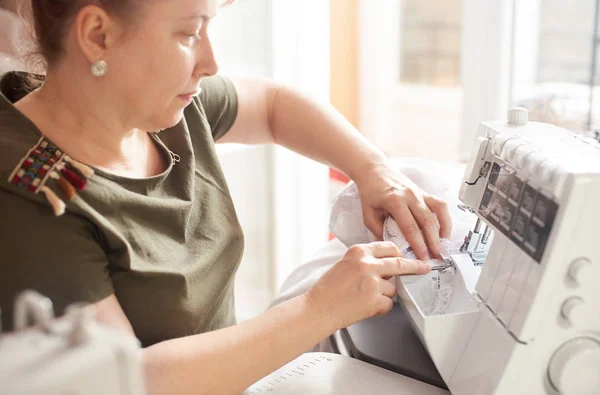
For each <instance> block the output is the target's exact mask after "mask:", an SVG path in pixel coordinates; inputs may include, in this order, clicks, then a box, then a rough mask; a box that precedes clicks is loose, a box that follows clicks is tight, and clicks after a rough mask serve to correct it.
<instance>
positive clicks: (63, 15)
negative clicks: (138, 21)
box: [20, 0, 148, 71]
mask: <svg viewBox="0 0 600 395" xmlns="http://www.w3.org/2000/svg"><path fill="white" fill-rule="evenodd" d="M147 1H148V0H146V2H147ZM143 3H144V0H30V4H29V6H25V8H23V7H22V8H21V10H20V13H21V15H22V16H24V18H23V19H24V20H25V21H27V23H28V25H29V27H30V29H29V30H30V33H31V36H32V40H33V43H34V45H35V47H36V49H35V51H33V53H32V54H31V55H30V56H29V57H30V61H31V60H33V63H34V66H36V67H35V68H37V69H38V70H39V69H40V68H41V69H42V71H45V69H46V68H47V66H48V65H51V64H53V63H54V62H56V61H57V60H58V59H59V58H60V56H61V55H63V54H64V39H65V35H66V33H67V31H68V29H69V27H70V25H71V23H72V22H73V20H74V19H75V17H76V16H77V13H78V12H79V10H81V9H82V8H83V7H85V6H86V5H89V4H95V5H98V6H99V7H102V8H103V9H104V10H105V11H106V12H107V13H109V14H110V15H112V16H116V17H118V18H124V19H125V20H127V18H129V17H130V16H131V15H132V14H133V13H134V12H136V11H138V13H139V7H140V6H141V5H142V4H143Z"/></svg>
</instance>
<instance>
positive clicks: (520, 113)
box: [508, 107, 529, 125]
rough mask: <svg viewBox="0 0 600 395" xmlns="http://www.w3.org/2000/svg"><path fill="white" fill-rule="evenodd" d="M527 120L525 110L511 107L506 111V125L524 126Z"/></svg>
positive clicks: (527, 116) (527, 114) (527, 115)
mask: <svg viewBox="0 0 600 395" xmlns="http://www.w3.org/2000/svg"><path fill="white" fill-rule="evenodd" d="M528 120H529V113H528V112H527V109H526V108H523V107H513V108H511V109H510V110H508V123H510V124H511V125H525V124H526V123H527V121H528Z"/></svg>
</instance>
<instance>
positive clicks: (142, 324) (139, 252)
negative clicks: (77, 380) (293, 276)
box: [0, 73, 243, 346]
mask: <svg viewBox="0 0 600 395" xmlns="http://www.w3.org/2000/svg"><path fill="white" fill-rule="evenodd" d="M201 87H202V90H203V91H202V94H201V95H200V96H199V97H198V98H196V99H195V100H194V101H193V102H192V103H191V104H190V105H189V106H188V107H187V108H186V109H185V111H184V118H183V120H182V121H181V122H180V123H179V124H178V125H176V126H174V127H172V128H170V129H167V130H165V131H162V132H160V134H158V135H155V139H154V141H155V143H156V144H157V145H158V147H159V149H160V150H161V152H162V154H163V155H165V157H166V158H168V160H169V162H170V165H169V168H168V169H167V170H166V171H165V172H164V173H162V174H160V175H157V176H153V177H149V178H145V179H130V178H125V177H120V176H116V175H112V174H108V173H105V172H103V171H100V170H97V169H96V172H95V174H94V175H92V176H91V177H89V178H87V177H86V176H85V174H84V173H85V171H78V168H77V167H76V166H73V165H72V164H69V163H68V162H67V161H68V158H65V157H64V156H63V155H64V153H63V152H62V151H60V147H56V146H55V145H54V144H53V143H52V142H51V141H48V140H47V139H45V138H44V137H42V135H41V132H40V131H39V130H38V129H37V128H36V126H35V125H34V124H33V123H32V122H31V121H30V120H29V119H27V118H26V117H25V116H24V115H23V114H22V113H20V112H19V111H18V110H17V109H16V108H15V107H14V106H13V105H12V103H14V102H15V101H17V100H18V99H19V98H20V97H22V96H23V95H24V94H26V91H25V90H24V88H23V85H22V75H21V74H18V73H9V74H6V75H5V76H3V77H2V80H0V88H1V91H2V95H0V246H1V249H2V251H3V254H2V258H0V307H1V309H2V317H3V323H4V325H3V326H4V329H11V328H12V314H13V303H14V299H15V296H16V295H17V294H18V292H20V291H22V290H25V289H33V290H35V291H37V292H39V293H41V294H43V295H45V296H47V297H49V298H50V299H51V300H52V302H53V305H54V310H55V313H56V314H57V315H60V314H62V313H63V310H64V308H65V307H66V306H67V305H69V304H70V303H73V302H78V301H84V302H96V301H99V300H101V299H103V298H105V297H107V296H109V295H111V294H113V293H114V294H115V295H116V297H117V299H118V300H119V303H120V304H121V306H122V307H123V310H124V311H125V314H126V315H127V318H128V319H129V321H130V322H131V324H132V326H133V329H134V331H135V334H136V336H137V337H138V339H140V341H141V342H142V344H143V345H144V346H147V345H151V344H154V343H157V342H160V341H163V340H167V339H171V338H176V337H181V336H186V335H192V334H197V333H202V332H206V331H211V330H215V329H219V328H223V327H227V326H230V325H232V324H234V323H235V308H234V297H233V286H234V274H235V272H236V270H237V267H238V265H239V263H240V260H241V257H242V251H243V235H242V230H241V228H240V225H239V222H238V219H237V216H236V212H235V209H234V206H233V203H232V200H231V196H230V193H229V189H228V187H227V183H226V181H225V177H224V175H223V171H222V169H221V166H220V164H219V160H218V157H217V154H216V152H215V145H214V141H215V140H216V139H217V138H219V137H220V136H222V135H223V134H225V133H226V132H227V131H228V130H229V128H230V127H231V125H232V124H233V122H234V120H235V117H236V115H237V95H236V92H235V88H234V87H233V85H232V84H231V82H230V81H229V80H227V79H225V78H223V77H220V76H215V77H210V78H205V79H203V80H202V82H201ZM72 133H73V136H74V138H76V136H77V131H72ZM67 154H69V153H67ZM174 158H176V159H178V161H176V160H174ZM60 163H62V164H60ZM71 163H72V162H71ZM51 173H53V174H54V177H56V175H59V176H60V177H59V178H58V179H56V178H52V177H50V176H49V174H51ZM67 173H68V174H67ZM65 181H67V182H69V185H70V186H71V187H72V188H66V189H65V188H64V185H63V188H61V185H59V182H61V183H63V184H64V183H65ZM85 183H87V186H86V187H85V189H83V190H79V191H78V189H77V188H81V187H82V186H83V184H85ZM43 186H45V187H47V188H48V189H49V190H50V192H51V193H53V194H54V195H55V198H56V199H59V200H61V201H63V202H64V203H65V204H66V210H65V213H64V214H62V215H59V216H56V215H55V212H54V211H53V208H52V206H51V205H50V204H49V198H47V196H46V192H45V191H43V188H42V187H43ZM69 191H75V192H77V194H76V196H75V197H74V198H72V199H71V200H68V196H69Z"/></svg>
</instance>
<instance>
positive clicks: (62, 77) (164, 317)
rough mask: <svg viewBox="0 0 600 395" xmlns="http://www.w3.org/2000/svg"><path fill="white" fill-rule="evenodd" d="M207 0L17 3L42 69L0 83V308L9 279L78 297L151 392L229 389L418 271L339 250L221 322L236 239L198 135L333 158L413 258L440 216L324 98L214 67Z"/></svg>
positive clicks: (207, 143) (210, 153)
mask: <svg viewBox="0 0 600 395" xmlns="http://www.w3.org/2000/svg"><path fill="white" fill-rule="evenodd" d="M217 7H218V4H217V1H216V0H169V1H165V0H154V1H142V0H94V1H92V0H79V1H72V0H60V1H57V0H33V1H32V13H33V21H34V27H35V32H36V37H38V41H39V50H40V52H41V54H42V55H43V57H44V59H45V62H46V64H47V71H46V76H45V80H44V82H43V85H41V87H39V88H37V89H35V90H33V91H31V89H29V88H27V84H25V83H24V81H23V79H24V77H27V76H26V75H23V74H14V73H13V74H8V75H6V76H4V77H3V79H2V81H1V88H2V98H1V103H0V150H1V152H2V155H0V172H1V173H0V176H1V180H2V181H1V183H0V185H1V188H0V202H1V203H0V218H2V221H0V227H1V232H2V238H1V240H2V241H1V243H2V246H3V247H4V251H5V259H3V260H2V262H3V263H2V276H0V277H1V278H2V279H1V280H0V303H1V304H2V308H3V310H4V311H5V312H6V311H10V306H11V303H12V301H13V298H14V296H15V294H16V293H17V292H18V291H20V290H22V289H26V288H30V289H35V290H37V291H39V292H40V293H42V294H45V295H47V296H48V297H50V298H51V299H52V301H53V302H54V304H55V306H56V307H57V310H59V311H61V310H62V309H63V308H64V306H66V305H67V304H69V303H71V302H74V301H81V300H84V301H88V302H91V303H93V304H94V306H95V307H96V310H97V317H98V319H99V320H100V321H101V322H103V323H105V324H106V325H108V326H111V327H114V328H117V329H119V330H122V331H125V332H127V333H130V334H132V335H135V336H136V337H137V338H138V339H140V340H141V342H142V344H143V346H144V347H145V348H144V349H143V364H144V368H145V372H146V377H147V384H148V389H149V390H150V392H151V393H173V394H187V393H194V394H198V393H238V392H240V391H242V390H243V389H244V388H246V387H247V386H248V385H250V384H251V383H253V382H254V381H256V380H258V379H259V378H261V377H262V376H264V375H266V374H268V373H269V372H271V371H273V370H275V369H276V368H278V367H280V366H282V365H283V364H284V363H286V362H288V361H290V360H291V359H293V358H295V357H297V356H298V355H299V354H301V353H302V352H303V351H305V350H307V349H309V348H310V347H311V346H313V345H314V344H316V343H318V342H319V341H320V340H321V339H323V338H325V337H326V336H328V335H329V334H331V333H332V332H334V331H335V330H336V329H338V328H341V327H344V326H347V325H349V324H352V323H354V322H357V321H359V320H362V319H364V318H367V317H370V316H373V315H376V314H383V313H385V312H387V311H388V310H389V309H390V308H391V306H392V301H391V297H392V296H393V295H394V294H395V289H394V286H393V285H391V284H390V283H389V282H388V281H385V280H384V279H385V278H387V277H389V276H393V275H400V274H407V273H426V272H427V271H428V270H429V265H428V264H427V263H425V262H421V261H412V260H405V259H403V258H401V257H400V256H399V252H398V249H397V248H396V247H395V246H393V245H392V244H389V243H383V242H376V243H372V244H368V245H359V246H355V247H352V248H350V249H349V250H348V252H347V253H346V254H345V256H344V257H343V258H342V259H341V260H340V261H339V262H338V263H337V264H336V265H335V266H334V267H333V268H332V269H331V270H330V271H328V272H327V273H326V274H325V275H324V276H323V277H322V278H321V279H320V280H319V282H318V283H317V284H316V285H315V286H314V287H312V288H311V289H310V291H309V292H307V293H306V294H303V295H301V296H299V297H296V298H294V299H292V300H289V301H287V302H285V303H282V304H280V305H278V306H276V307H274V308H272V309H270V310H268V311H267V312H265V313H264V314H262V315H261V316H260V317H258V318H256V319H253V320H250V321H248V322H244V323H242V324H239V325H235V317H234V304H233V276H234V273H235V271H236V268H237V265H238V264H239V262H240V258H241V255H242V249H243V237H242V232H241V229H240V226H239V224H238V222H237V218H236V214H235V210H234V207H233V205H232V201H231V198H230V195H229V191H228V189H227V185H226V182H225V179H224V176H223V173H222V171H221V168H220V166H219V163H218V159H217V156H216V153H215V148H214V142H215V141H218V142H237V143H251V144H258V143H270V142H276V143H278V144H281V145H283V146H285V147H288V148H290V149H292V150H295V151H296V152H299V153H301V154H304V155H306V156H308V157H310V158H313V159H315V160H318V161H321V162H323V163H326V164H328V165H331V166H335V167H337V168H339V169H341V170H342V171H344V172H345V173H346V174H348V175H349V176H350V177H352V178H353V179H354V181H356V183H357V185H358V186H359V188H360V191H361V196H362V200H363V207H364V213H365V218H366V220H365V221H366V224H367V226H368V227H369V228H370V229H371V230H372V231H373V232H374V234H376V235H378V236H379V237H380V236H381V231H382V221H383V219H384V218H385V216H386V215H388V214H391V215H394V216H395V218H396V219H399V222H400V223H401V224H402V227H403V230H404V231H405V234H406V235H407V237H409V241H410V242H411V244H412V246H413V247H414V249H415V250H416V252H417V256H418V257H419V258H420V259H422V260H426V259H427V258H428V248H427V245H426V242H427V244H428V245H429V249H430V250H431V252H432V253H433V254H437V252H438V250H439V237H440V236H446V235H447V234H449V232H450V227H451V224H450V220H449V216H448V212H447V208H446V207H445V205H444V203H443V202H442V201H440V200H439V199H437V198H435V197H432V196H428V195H426V194H424V193H423V192H422V191H420V190H419V189H418V188H417V187H415V186H414V185H412V184H411V183H410V182H409V181H408V180H407V179H406V178H405V177H403V176H402V175H400V174H396V173H394V172H393V171H392V170H391V167H390V166H389V165H388V163H387V161H386V159H385V157H384V156H383V155H382V154H381V153H380V152H379V151H377V150H376V149H375V148H373V147H372V146H371V145H370V144H369V143H367V141H365V140H364V139H363V138H362V137H361V136H360V134H358V133H357V132H356V131H355V130H354V129H353V128H352V127H351V126H349V125H348V124H347V123H346V122H345V121H344V120H343V119H342V118H341V117H340V116H339V115H337V114H336V113H335V112H334V111H333V110H331V109H330V108H325V107H322V106H318V105H316V104H315V103H313V102H312V101H310V100H309V99H307V98H305V97H303V96H301V95H300V94H298V93H296V92H294V91H292V90H290V89H287V88H284V87H281V86H278V85H276V84H273V83H269V82H264V81H256V80H251V79H233V80H228V79H226V78H223V77H219V76H214V75H215V74H216V73H217V64H216V62H215V59H214V57H213V52H212V48H211V44H210V40H209V37H208V35H207V28H208V25H209V23H210V20H211V18H212V17H213V16H214V15H215V13H216V11H217ZM158 131H161V132H160V133H158ZM334 142H335V144H334ZM92 169H93V170H94V172H92ZM436 217H437V219H436ZM422 235H424V236H422ZM8 315H10V314H8ZM5 316H7V315H6V314H5ZM215 361H219V363H215Z"/></svg>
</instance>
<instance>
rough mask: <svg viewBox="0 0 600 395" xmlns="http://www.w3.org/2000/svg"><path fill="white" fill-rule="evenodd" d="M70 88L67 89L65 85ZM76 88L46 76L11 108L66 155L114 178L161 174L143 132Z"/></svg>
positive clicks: (158, 157)
mask: <svg viewBox="0 0 600 395" xmlns="http://www.w3.org/2000/svg"><path fill="white" fill-rule="evenodd" d="M69 85H70V86H69ZM73 86H77V85H75V84H68V85H67V84H61V83H59V81H57V80H56V79H54V78H52V77H47V78H46V81H45V82H44V85H43V86H42V87H41V88H40V89H38V90H36V91H34V92H32V93H31V94H29V95H27V96H26V97H24V98H23V99H22V100H20V101H19V102H17V103H16V104H15V107H16V108H17V109H18V110H19V111H21V112H22V113H23V114H24V115H25V116H27V117H28V118H29V119H31V120H32V121H33V123H34V124H35V125H36V126H37V127H38V128H39V129H40V131H41V132H42V134H43V135H44V136H45V137H47V138H48V139H50V140H51V141H52V142H53V143H54V144H56V145H57V146H59V147H61V149H63V150H64V151H65V152H66V153H68V154H69V156H71V157H73V158H74V159H76V160H78V161H81V162H83V163H86V164H88V165H90V166H93V167H97V168H101V169H103V170H107V171H109V172H111V173H115V174H118V175H123V176H128V177H134V178H141V177H147V176H149V175H153V174H156V173H157V172H160V171H161V169H162V170H164V164H163V163H159V162H161V158H160V157H161V156H160V154H159V153H158V150H157V148H156V147H155V145H154V143H153V141H152V139H151V138H150V136H149V135H148V133H147V132H145V131H142V130H139V129H136V128H132V127H128V126H126V123H127V120H125V121H124V120H121V119H119V117H118V115H119V114H118V113H117V112H116V111H115V112H114V113H113V114H111V110H110V105H106V106H104V105H103V104H102V103H99V102H96V103H93V102H91V100H90V98H89V96H87V95H86V94H85V93H84V92H83V89H81V90H79V91H74V90H72V87H73Z"/></svg>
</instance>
